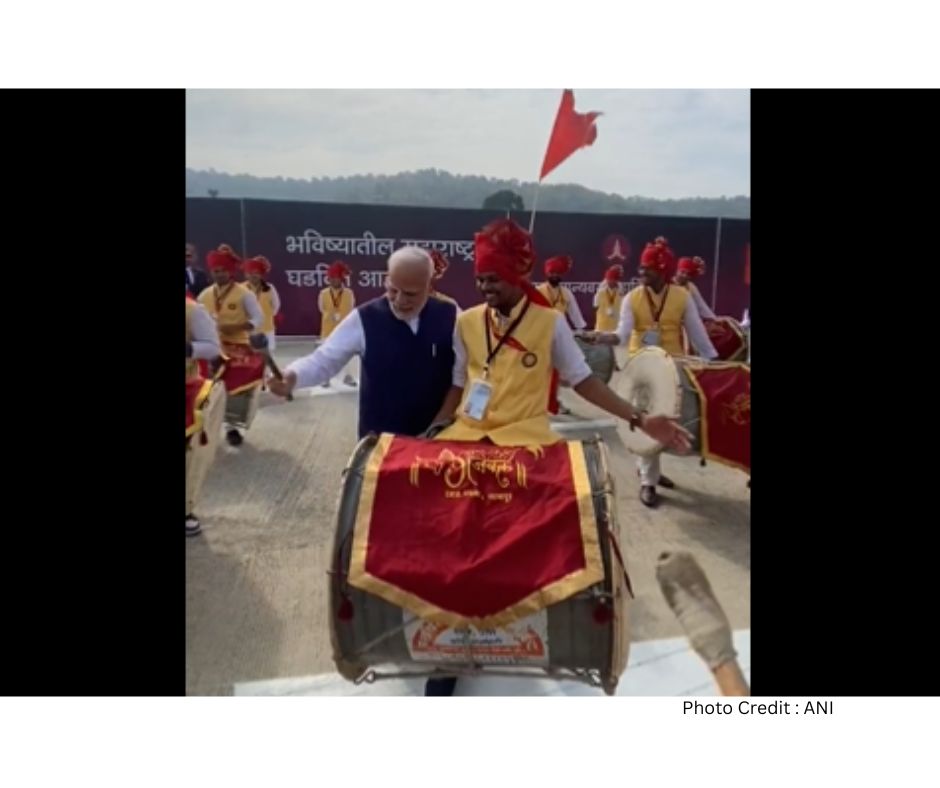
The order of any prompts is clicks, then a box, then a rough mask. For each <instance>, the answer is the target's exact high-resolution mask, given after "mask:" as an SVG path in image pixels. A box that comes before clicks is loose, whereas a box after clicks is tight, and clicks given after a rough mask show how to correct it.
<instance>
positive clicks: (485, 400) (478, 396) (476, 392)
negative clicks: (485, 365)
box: [463, 378, 493, 421]
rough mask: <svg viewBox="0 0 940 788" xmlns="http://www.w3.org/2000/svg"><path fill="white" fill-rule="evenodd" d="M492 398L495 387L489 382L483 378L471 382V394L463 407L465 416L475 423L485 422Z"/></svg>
mask: <svg viewBox="0 0 940 788" xmlns="http://www.w3.org/2000/svg"><path fill="white" fill-rule="evenodd" d="M492 396H493V386H492V385H490V383H489V382H488V381H486V380H483V379H481V378H475V379H474V380H472V381H470V393H469V394H468V395H467V400H466V402H464V406H463V414H464V416H466V417H467V418H468V419H473V420H474V421H483V419H484V418H485V417H486V408H487V406H488V405H489V404H490V398H491V397H492Z"/></svg>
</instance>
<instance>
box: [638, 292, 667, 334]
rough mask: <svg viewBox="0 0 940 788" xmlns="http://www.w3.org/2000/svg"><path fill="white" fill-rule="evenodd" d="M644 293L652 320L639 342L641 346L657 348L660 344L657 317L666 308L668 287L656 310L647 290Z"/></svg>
mask: <svg viewBox="0 0 940 788" xmlns="http://www.w3.org/2000/svg"><path fill="white" fill-rule="evenodd" d="M645 292H646V302H647V304H649V308H650V315H651V316H652V318H653V325H652V327H651V328H648V329H647V330H646V331H644V332H643V337H642V339H641V340H640V341H641V342H642V344H643V345H645V346H648V347H650V346H658V345H659V344H660V331H659V317H660V315H662V313H663V310H664V309H665V308H666V299H667V298H668V297H669V285H666V289H665V291H664V292H663V300H662V301H661V302H660V304H659V309H658V310H656V309H655V308H654V307H653V299H652V298H651V297H650V293H649V289H646V290H645Z"/></svg>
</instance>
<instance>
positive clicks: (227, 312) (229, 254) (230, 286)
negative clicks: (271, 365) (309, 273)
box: [199, 244, 264, 446]
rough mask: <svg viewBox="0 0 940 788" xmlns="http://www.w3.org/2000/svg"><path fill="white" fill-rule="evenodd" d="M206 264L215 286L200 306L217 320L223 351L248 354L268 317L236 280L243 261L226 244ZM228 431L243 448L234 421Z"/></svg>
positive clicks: (202, 296)
mask: <svg viewBox="0 0 940 788" xmlns="http://www.w3.org/2000/svg"><path fill="white" fill-rule="evenodd" d="M206 262H207V264H208V266H209V273H210V274H211V275H212V278H213V280H214V281H215V284H213V285H211V286H210V287H207V288H206V289H205V290H203V291H202V293H200V294H199V303H200V304H202V305H203V306H204V307H205V308H206V311H207V312H208V313H209V314H210V315H212V317H213V318H215V322H216V326H217V328H218V330H219V337H220V338H221V340H222V349H223V351H226V347H229V348H232V349H233V350H234V351H241V352H248V351H249V348H250V345H249V341H248V340H249V336H250V335H251V334H253V333H255V332H257V331H259V330H260V328H261V326H262V325H263V324H264V314H263V313H262V311H261V306H260V304H259V303H258V299H257V298H255V295H254V293H252V292H251V290H249V289H248V287H247V286H246V285H244V284H242V283H240V282H236V281H235V276H236V275H237V274H238V272H239V270H240V269H241V267H242V261H241V258H240V257H239V256H238V255H236V254H235V252H234V251H233V250H232V247H231V246H229V245H228V244H222V245H221V246H219V248H218V249H215V250H214V251H211V252H209V254H208V255H207V256H206ZM260 385H261V381H260V380H259V381H258V386H259V387H260ZM229 399H230V400H231V399H232V398H229ZM229 404H231V402H230V403H229ZM226 418H227V419H228V414H227V415H226ZM226 428H227V431H226V438H227V439H228V442H229V443H230V444H231V445H232V446H238V445H240V444H241V443H242V440H243V437H242V433H241V430H240V428H239V426H237V425H236V423H235V422H234V421H227V422H226Z"/></svg>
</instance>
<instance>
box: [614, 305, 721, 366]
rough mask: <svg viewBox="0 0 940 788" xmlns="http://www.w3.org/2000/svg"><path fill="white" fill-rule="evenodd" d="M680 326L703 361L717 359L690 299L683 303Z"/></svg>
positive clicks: (716, 354)
mask: <svg viewBox="0 0 940 788" xmlns="http://www.w3.org/2000/svg"><path fill="white" fill-rule="evenodd" d="M682 325H683V326H684V327H685V332H686V333H687V334H688V335H689V341H690V342H691V343H692V347H694V348H695V349H696V351H698V354H699V355H700V356H701V357H702V358H705V359H712V358H717V357H718V351H716V350H715V346H714V345H713V344H712V341H711V340H710V339H709V338H708V331H707V330H706V328H705V324H704V323H703V322H702V317H701V315H699V313H698V307H696V306H695V301H694V300H692V299H691V298H690V299H689V300H688V301H686V303H685V312H684V313H683V314H682ZM618 328H619V326H618Z"/></svg>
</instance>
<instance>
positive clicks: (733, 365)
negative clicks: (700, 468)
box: [687, 361, 751, 473]
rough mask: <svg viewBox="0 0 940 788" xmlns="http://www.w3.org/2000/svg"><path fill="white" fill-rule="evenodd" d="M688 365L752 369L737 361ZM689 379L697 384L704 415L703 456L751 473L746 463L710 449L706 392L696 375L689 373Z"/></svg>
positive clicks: (693, 367) (700, 407)
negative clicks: (743, 463)
mask: <svg viewBox="0 0 940 788" xmlns="http://www.w3.org/2000/svg"><path fill="white" fill-rule="evenodd" d="M687 366H688V367H689V368H690V369H746V370H747V371H748V372H750V371H751V368H750V367H749V366H748V365H747V364H741V363H740V362H737V361H710V362H709V363H707V364H688V365H687ZM689 380H691V381H692V385H693V386H695V391H696V392H697V393H698V403H699V413H701V415H702V456H703V457H704V458H705V459H706V460H713V461H714V462H719V463H721V464H722V465H727V466H728V467H729V468H737V469H738V470H739V471H744V472H745V473H750V472H751V469H750V468H748V467H747V466H746V465H741V463H739V462H734V460H728V459H725V458H724V457H719V456H718V455H717V454H712V453H711V451H710V450H709V448H708V405H707V403H706V402H705V392H704V391H703V390H702V387H701V386H700V385H699V383H698V379H697V378H696V377H695V375H689Z"/></svg>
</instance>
